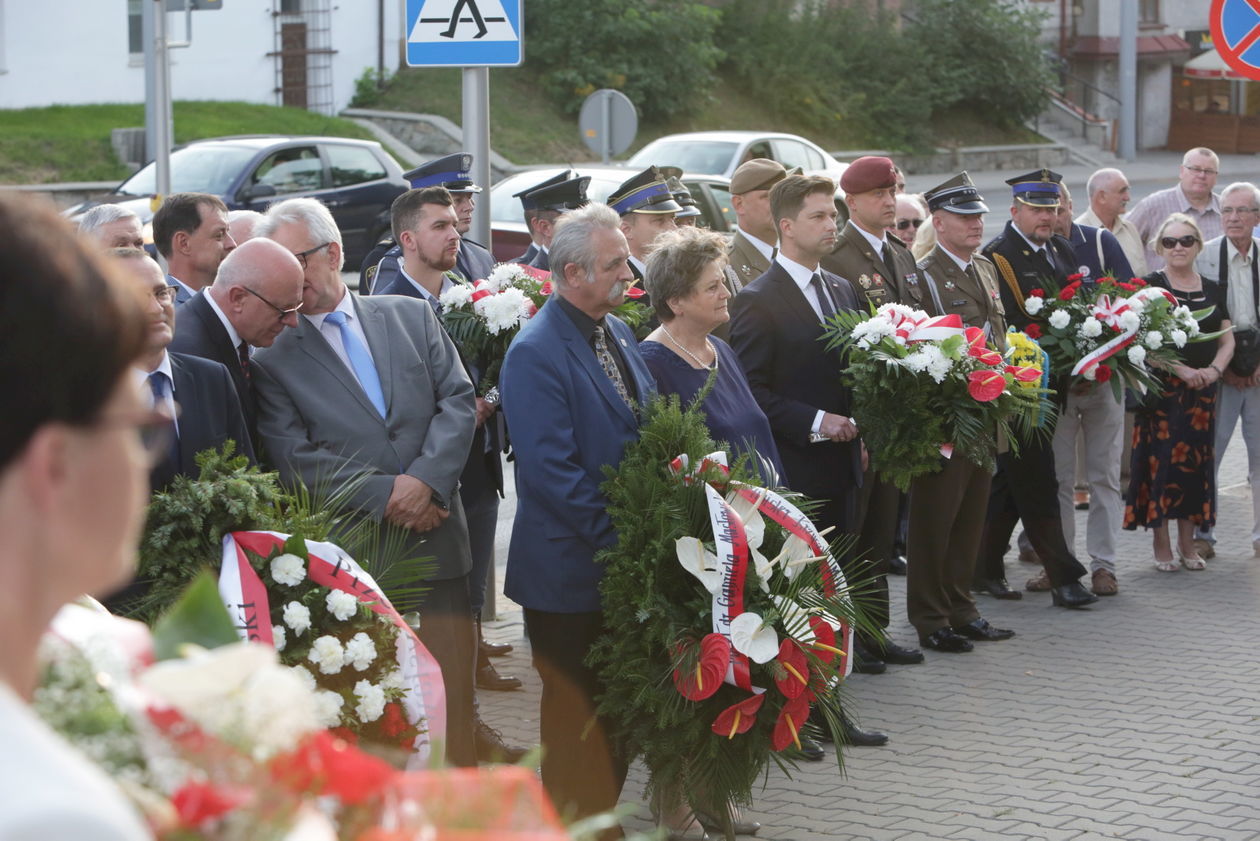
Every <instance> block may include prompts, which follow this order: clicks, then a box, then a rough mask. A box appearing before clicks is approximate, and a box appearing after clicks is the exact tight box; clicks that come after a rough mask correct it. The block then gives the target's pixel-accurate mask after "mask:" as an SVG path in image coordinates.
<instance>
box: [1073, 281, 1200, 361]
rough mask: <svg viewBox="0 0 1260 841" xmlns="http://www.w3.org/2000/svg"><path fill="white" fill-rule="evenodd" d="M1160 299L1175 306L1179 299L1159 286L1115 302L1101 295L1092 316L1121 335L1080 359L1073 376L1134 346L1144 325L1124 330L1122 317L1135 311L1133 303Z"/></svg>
mask: <svg viewBox="0 0 1260 841" xmlns="http://www.w3.org/2000/svg"><path fill="white" fill-rule="evenodd" d="M1159 297H1163V298H1166V299H1167V300H1168V301H1169V302H1170V303H1172V304H1173V305H1176V303H1177V299H1176V298H1174V297H1173V296H1172V294H1171V293H1170V292H1168V291H1166V290H1164V289H1160V288H1159V287H1158V286H1146V287H1143V288H1142V289H1139V290H1138V291H1137V292H1134V293H1133V294H1132V295H1130V296H1128V297H1127V298H1117V299H1115V300H1114V301H1113V300H1112V299H1111V297H1110V296H1108V295H1100V296H1099V298H1098V301H1097V302H1096V303H1095V304H1094V307H1093V310H1092V312H1091V315H1092V316H1093V317H1096V318H1098V319H1099V320H1100V321H1102V322H1103V323H1104V324H1106V325H1107V326H1108V327H1111V328H1112V329H1113V330H1119V331H1120V334H1119V335H1118V336H1116V337H1115V338H1113V339H1111V340H1110V341H1108V342H1106V343H1105V344H1103V345H1101V346H1099V347H1097V348H1095V349H1094V350H1092V351H1090V352H1089V353H1087V354H1085V355H1084V356H1082V357H1081V358H1080V359H1078V360H1077V361H1076V364H1075V365H1073V366H1072V376H1074V377H1075V376H1076V375H1078V374H1080V373H1082V372H1084V371H1087V370H1089V369H1090V368H1092V367H1094V366H1095V365H1097V364H1099V363H1100V362H1105V361H1106V360H1108V359H1110V358H1111V357H1112V356H1114V355H1116V354H1117V353H1119V352H1120V351H1121V350H1123V349H1124V348H1125V347H1127V346H1128V345H1130V344H1132V343H1133V340H1134V338H1136V337H1137V333H1138V331H1139V330H1141V329H1142V325H1141V323H1138V324H1136V325H1134V326H1133V327H1132V328H1129V329H1125V328H1122V327H1121V326H1120V316H1122V315H1124V313H1126V312H1128V311H1129V310H1131V309H1133V306H1132V302H1133V301H1135V300H1140V301H1143V302H1145V301H1147V300H1149V299H1151V298H1159Z"/></svg>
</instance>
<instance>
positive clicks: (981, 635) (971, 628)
mask: <svg viewBox="0 0 1260 841" xmlns="http://www.w3.org/2000/svg"><path fill="white" fill-rule="evenodd" d="M954 633H956V634H960V635H961V636H964V637H967V638H968V639H973V640H979V641H981V642H1000V641H1001V640H1008V639H1010V638H1011V637H1013V636H1015V632H1014V631H1010V630H1007V629H1005V628H995V627H993V626H992V625H990V624H989V620H988V619H985V618H984V617H983V616H981V617H979V618H977V619H972V620H971V621H970V622H968V623H967V624H966V625H956V626H954Z"/></svg>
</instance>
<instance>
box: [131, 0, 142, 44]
mask: <svg viewBox="0 0 1260 841" xmlns="http://www.w3.org/2000/svg"><path fill="white" fill-rule="evenodd" d="M142 2H144V0H127V52H129V53H131V54H132V55H140V54H141V53H143V52H144V13H143V10H142V8H141V6H140V4H141V3H142Z"/></svg>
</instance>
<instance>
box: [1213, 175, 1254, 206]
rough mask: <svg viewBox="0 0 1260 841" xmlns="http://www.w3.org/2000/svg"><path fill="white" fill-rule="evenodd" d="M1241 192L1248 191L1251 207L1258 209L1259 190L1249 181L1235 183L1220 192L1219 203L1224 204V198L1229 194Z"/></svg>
mask: <svg viewBox="0 0 1260 841" xmlns="http://www.w3.org/2000/svg"><path fill="white" fill-rule="evenodd" d="M1241 190H1248V191H1250V193H1251V206H1252V207H1260V188H1257V187H1256V185H1255V184H1252V183H1251V182H1250V181H1235V182H1234V183H1233V184H1230V185H1229V186H1228V187H1226V188H1225V189H1224V190H1221V201H1222V202H1224V201H1225V197H1226V196H1228V195H1229V194H1230V193H1234V192H1239V191H1241Z"/></svg>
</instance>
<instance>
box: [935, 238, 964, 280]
mask: <svg viewBox="0 0 1260 841" xmlns="http://www.w3.org/2000/svg"><path fill="white" fill-rule="evenodd" d="M937 247H938V248H940V249H941V253H943V254H944V255H945V256H946V257H948V258H949V259H951V260H953V261H954V262H955V263H957V264H958V268H960V269H962V270H963V272H964V273H965V272H966V271H967V269H969V268H971V261H970V260H968V261H967V262H965V263H964V262H963V261H962V260H961V259H959V257H958V255H957V254H955V253H954V252H952V251H950V250H949V249H948V248H946V247H945V246H943V245H941V244H940V243H937Z"/></svg>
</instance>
